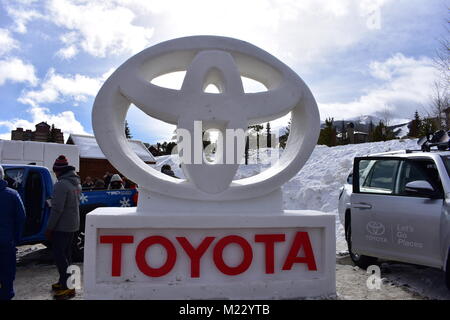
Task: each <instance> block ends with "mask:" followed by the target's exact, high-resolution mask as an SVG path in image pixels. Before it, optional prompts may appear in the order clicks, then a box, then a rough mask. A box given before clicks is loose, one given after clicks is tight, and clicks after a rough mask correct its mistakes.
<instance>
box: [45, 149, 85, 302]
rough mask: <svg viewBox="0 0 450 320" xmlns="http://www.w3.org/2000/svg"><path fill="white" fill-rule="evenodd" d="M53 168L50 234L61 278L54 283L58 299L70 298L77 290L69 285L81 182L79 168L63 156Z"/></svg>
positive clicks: (77, 224)
mask: <svg viewBox="0 0 450 320" xmlns="http://www.w3.org/2000/svg"><path fill="white" fill-rule="evenodd" d="M53 171H54V172H55V175H56V177H57V178H58V181H57V182H56V183H55V186H54V187H53V195H52V209H51V212H50V217H49V220H48V224H47V232H46V235H47V238H48V239H49V240H50V241H51V242H52V251H53V256H54V259H55V264H56V267H57V268H58V272H59V281H58V282H57V283H55V284H53V285H52V290H53V291H55V294H54V298H55V299H66V298H71V297H73V296H75V289H70V288H68V287H67V279H68V277H69V274H68V273H67V268H68V267H69V265H70V264H71V258H72V241H73V237H74V234H75V232H77V231H78V229H79V228H80V212H79V204H80V194H81V184H80V177H79V176H78V175H77V174H76V173H75V168H74V167H72V166H69V162H68V161H67V159H66V157H65V156H63V155H61V156H59V157H58V158H57V159H56V161H55V163H54V165H53Z"/></svg>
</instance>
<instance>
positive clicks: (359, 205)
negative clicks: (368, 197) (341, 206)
mask: <svg viewBox="0 0 450 320" xmlns="http://www.w3.org/2000/svg"><path fill="white" fill-rule="evenodd" d="M352 208H354V209H361V210H369V209H372V205H371V204H368V203H355V204H352Z"/></svg>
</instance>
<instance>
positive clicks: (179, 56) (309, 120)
mask: <svg viewBox="0 0 450 320" xmlns="http://www.w3.org/2000/svg"><path fill="white" fill-rule="evenodd" d="M181 70H187V72H186V77H185V79H184V82H183V85H182V88H181V90H173V89H167V88H162V87H159V86H156V85H154V84H152V83H150V81H151V80H152V79H154V78H156V77H157V76H160V75H162V74H166V73H170V72H174V71H181ZM241 76H245V77H248V78H251V79H254V80H256V81H259V82H261V83H263V84H264V85H265V86H266V87H267V89H268V90H267V91H264V92H258V93H244V91H243V85H242V81H241ZM210 83H213V84H215V85H216V86H217V87H218V88H220V89H221V91H222V92H221V94H212V93H205V92H204V88H205V87H206V86H207V85H208V84H210ZM130 103H134V104H135V105H136V106H137V107H139V108H140V109H141V110H143V111H144V112H145V113H147V114H148V115H149V116H151V117H154V118H157V119H159V120H162V121H165V122H168V123H171V124H175V125H177V126H178V128H184V129H186V130H188V131H189V132H190V134H191V137H194V121H202V123H203V129H205V128H209V127H213V128H218V129H221V130H222V131H225V129H242V130H246V129H247V127H248V126H249V125H251V124H255V123H261V122H264V121H269V120H273V119H276V118H279V117H280V116H283V115H285V114H287V113H288V112H290V111H292V125H291V133H290V137H289V143H288V145H287V148H286V151H285V152H284V154H283V156H282V158H281V159H280V161H279V162H278V164H276V165H275V166H273V167H272V168H271V169H269V170H268V171H267V172H264V173H263V174H260V175H257V176H253V177H250V178H247V179H242V180H238V181H232V179H233V177H234V175H235V173H236V170H237V168H238V166H239V164H238V163H237V161H234V163H233V164H224V165H211V164H207V163H204V162H203V163H201V164H186V165H184V166H183V170H184V172H185V175H186V176H187V177H188V180H183V181H179V180H176V179H174V178H171V177H169V176H167V175H164V174H162V173H160V172H158V171H156V170H154V169H152V168H150V167H149V166H147V165H146V164H145V163H144V162H143V161H142V160H140V159H138V157H136V155H135V154H134V152H132V150H131V148H130V147H129V146H128V144H127V140H126V137H125V136H124V128H123V126H124V120H125V116H126V114H127V110H128V108H129V105H130ZM93 128H94V131H95V136H96V138H97V141H98V143H99V145H100V147H101V149H102V151H103V152H104V154H105V155H106V156H107V157H108V159H110V161H111V163H112V164H113V165H114V166H115V167H116V168H117V169H118V170H119V171H120V172H122V173H123V174H125V175H126V176H127V177H128V178H130V179H131V180H133V181H135V182H136V183H138V185H139V187H140V190H141V191H144V192H146V193H148V194H149V195H150V198H152V193H157V194H162V195H164V196H166V197H170V198H171V199H170V201H167V199H166V201H164V202H165V203H173V202H172V201H173V198H177V199H186V200H196V201H236V200H247V199H253V198H261V197H264V196H266V195H268V194H270V193H273V192H274V191H275V190H279V188H280V186H281V185H282V184H284V183H285V182H287V181H288V180H289V179H290V178H292V177H293V176H294V175H295V174H296V173H297V172H298V171H299V170H300V169H301V168H302V166H303V165H304V163H305V162H306V161H307V160H308V158H309V156H310V154H311V152H312V151H313V149H314V146H315V144H316V142H317V139H318V135H319V128H320V119H319V112H318V109H317V105H316V102H315V100H314V97H313V96H312V94H311V92H310V90H309V89H308V87H307V86H306V85H305V83H304V82H303V81H302V80H301V79H300V77H299V76H298V75H297V74H296V73H295V72H293V71H292V70H291V69H290V68H289V67H288V66H286V65H285V64H283V63H282V62H281V61H279V60H278V59H276V58H275V57H273V56H271V55H270V54H268V53H267V52H265V51H263V50H261V49H259V48H257V47H255V46H253V45H251V44H249V43H247V42H244V41H239V40H235V39H231V38H223V37H212V36H198V37H187V38H181V39H175V40H171V41H167V42H164V43H161V44H158V45H156V46H153V47H151V48H148V49H146V50H144V51H142V52H141V53H139V54H137V55H135V56H134V57H132V58H131V59H129V60H128V61H126V62H125V63H124V64H123V65H122V66H120V68H118V69H117V71H115V72H114V73H113V74H112V75H111V76H110V78H109V79H108V80H107V81H106V83H105V84H104V85H103V87H102V88H101V90H100V92H99V93H98V95H97V98H96V99H95V103H94V108H93ZM224 137H225V143H224V145H225V150H224V151H225V152H224V154H226V153H227V152H229V150H226V146H227V142H229V141H227V137H226V135H225V134H224ZM194 138H199V139H197V141H194V143H193V144H192V145H193V146H192V153H194V152H199V151H198V149H195V148H196V147H195V143H197V145H201V141H198V140H200V139H201V137H194ZM200 152H201V151H200ZM224 162H225V161H224ZM142 203H143V202H141V204H142ZM144 207H145V206H142V208H144ZM259 207H260V208H261V207H262V206H259ZM140 208H141V207H140Z"/></svg>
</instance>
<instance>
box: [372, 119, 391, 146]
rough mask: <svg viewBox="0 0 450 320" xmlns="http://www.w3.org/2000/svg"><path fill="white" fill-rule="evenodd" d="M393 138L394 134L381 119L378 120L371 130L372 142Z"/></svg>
mask: <svg viewBox="0 0 450 320" xmlns="http://www.w3.org/2000/svg"><path fill="white" fill-rule="evenodd" d="M393 139H395V134H394V133H393V132H392V130H391V129H389V127H387V126H386V125H385V124H384V122H383V121H380V122H379V123H378V125H377V126H376V127H375V129H374V130H373V142H377V141H387V140H393Z"/></svg>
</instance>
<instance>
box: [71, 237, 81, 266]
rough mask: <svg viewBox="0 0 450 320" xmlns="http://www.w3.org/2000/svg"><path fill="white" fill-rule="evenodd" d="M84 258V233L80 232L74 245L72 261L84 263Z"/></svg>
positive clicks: (74, 240)
mask: <svg viewBox="0 0 450 320" xmlns="http://www.w3.org/2000/svg"><path fill="white" fill-rule="evenodd" d="M83 258H84V232H83V231H78V232H77V233H75V237H74V239H73V243H72V260H73V262H83Z"/></svg>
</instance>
